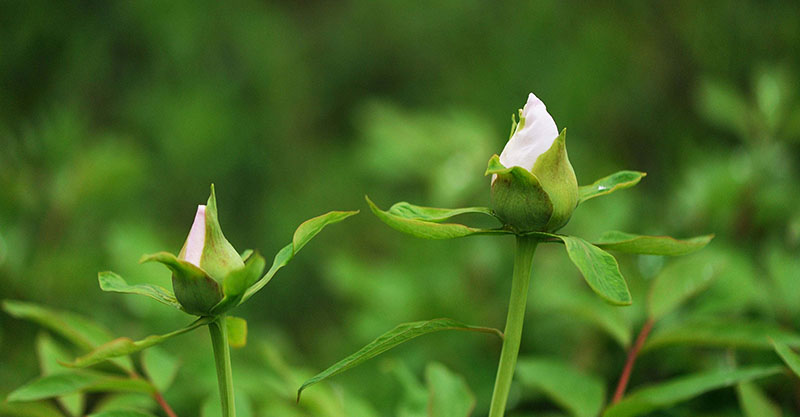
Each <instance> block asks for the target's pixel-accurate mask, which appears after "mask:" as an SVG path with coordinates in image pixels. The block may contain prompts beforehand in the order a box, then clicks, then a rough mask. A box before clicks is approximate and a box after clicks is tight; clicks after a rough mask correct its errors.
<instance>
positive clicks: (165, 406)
mask: <svg viewBox="0 0 800 417" xmlns="http://www.w3.org/2000/svg"><path fill="white" fill-rule="evenodd" d="M126 372H128V376H129V377H130V378H131V379H142V376H141V375H139V374H138V373H136V372H135V371H126ZM146 380H147V382H149V383H150V385H151V386H152V387H153V394H152V395H153V399H154V400H156V402H157V403H158V406H159V407H161V409H162V410H164V413H166V414H167V417H178V415H177V414H175V411H173V410H172V407H170V406H169V403H167V400H166V399H164V396H163V395H161V392H159V391H158V389H156V387H155V385H153V382H152V381H150V380H149V379H146Z"/></svg>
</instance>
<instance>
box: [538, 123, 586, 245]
mask: <svg viewBox="0 0 800 417" xmlns="http://www.w3.org/2000/svg"><path fill="white" fill-rule="evenodd" d="M532 172H533V175H534V176H535V177H536V178H537V179H539V183H540V184H541V186H542V188H544V190H545V191H546V192H547V195H548V197H550V202H551V203H552V205H553V214H552V215H551V216H550V220H549V221H548V222H547V226H546V231H548V232H553V231H556V230H558V229H560V228H562V227H564V225H565V224H567V222H568V221H569V219H570V217H572V213H573V212H574V211H575V207H578V179H577V178H576V177H575V171H574V170H573V169H572V164H570V163H569V156H567V129H566V128H565V129H563V130H561V134H560V135H558V137H557V138H556V139H555V140H554V141H553V144H552V145H551V146H550V149H548V150H547V151H546V152H545V153H543V154H541V155H539V158H537V159H536V163H534V164H533V170H532Z"/></svg>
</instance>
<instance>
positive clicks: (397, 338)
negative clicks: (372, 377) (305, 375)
mask: <svg viewBox="0 0 800 417" xmlns="http://www.w3.org/2000/svg"><path fill="white" fill-rule="evenodd" d="M442 330H466V331H473V332H482V333H494V334H496V335H498V336H501V337H502V333H501V332H500V331H499V330H497V329H492V328H488V327H477V326H470V325H467V324H463V323H460V322H457V321H455V320H452V319H447V318H441V319H433V320H427V321H416V322H411V323H403V324H400V325H398V326H397V327H395V328H394V329H392V330H389V331H388V332H386V333H384V334H382V335H380V336H379V337H378V338H377V339H375V340H373V341H372V342H370V343H369V344H367V345H366V346H364V347H363V348H361V349H360V350H358V351H357V352H356V353H353V354H352V355H350V356H348V357H346V358H344V359H342V360H341V361H339V362H336V363H335V364H333V366H331V367H330V368H328V369H326V370H324V371H322V372H320V373H319V374H317V375H315V376H314V377H313V378H311V379H309V380H307V381H306V382H304V383H303V385H302V386H301V387H300V389H298V390H297V399H298V401H299V399H300V394H301V393H302V392H303V390H304V389H306V388H308V387H309V386H311V385H314V384H316V383H317V382H320V381H322V380H325V379H327V378H330V377H332V376H334V375H337V374H340V373H342V372H344V371H346V370H348V369H350V368H352V367H354V366H357V365H360V364H362V363H364V362H366V361H368V360H369V359H372V358H374V357H375V356H378V355H380V354H381V353H383V352H386V351H387V350H389V349H392V348H393V347H395V346H397V345H400V344H402V343H405V342H407V341H409V340H411V339H414V338H416V337H418V336H422V335H424V334H428V333H433V332H438V331H442Z"/></svg>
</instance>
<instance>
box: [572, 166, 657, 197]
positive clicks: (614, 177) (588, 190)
mask: <svg viewBox="0 0 800 417" xmlns="http://www.w3.org/2000/svg"><path fill="white" fill-rule="evenodd" d="M646 175H647V173H646V172H639V171H619V172H615V173H613V174H611V175H609V176H607V177H603V178H600V179H599V180H597V181H595V182H593V183H592V184H590V185H582V186H580V187H579V188H578V195H579V198H578V204H582V203H583V202H584V201H586V200H591V199H593V198H595V197H600V196H602V195H606V194H611V193H613V192H614V191H617V190H623V189H625V188H630V187H633V186H634V185H636V184H638V183H639V181H641V180H642V178H644V177H645V176H646Z"/></svg>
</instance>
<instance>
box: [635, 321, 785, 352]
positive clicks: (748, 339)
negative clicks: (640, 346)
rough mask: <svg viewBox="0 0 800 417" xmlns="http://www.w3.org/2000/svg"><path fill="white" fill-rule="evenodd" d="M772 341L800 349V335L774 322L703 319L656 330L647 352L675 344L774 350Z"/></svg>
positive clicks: (651, 336) (647, 344)
mask: <svg viewBox="0 0 800 417" xmlns="http://www.w3.org/2000/svg"><path fill="white" fill-rule="evenodd" d="M769 339H773V340H775V341H779V342H781V343H786V344H788V345H790V346H798V347H800V334H797V333H795V332H793V331H789V330H785V329H782V328H780V327H778V326H776V325H774V324H771V323H764V322H746V321H741V320H735V321H734V320H720V319H711V320H709V319H703V320H693V321H689V322H684V323H678V324H676V325H671V326H669V327H664V328H658V329H656V330H655V331H654V332H653V333H652V334H651V335H650V338H649V339H648V340H647V343H645V345H644V350H651V349H657V348H661V347H664V346H672V345H693V346H707V347H719V348H740V349H771V348H772V346H771V344H770V341H769Z"/></svg>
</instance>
